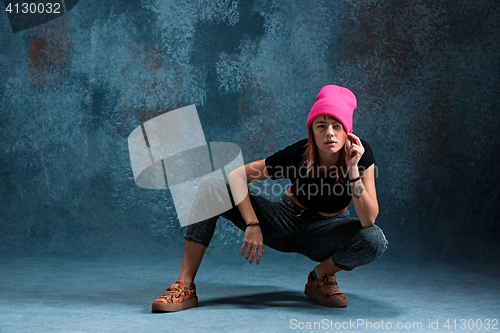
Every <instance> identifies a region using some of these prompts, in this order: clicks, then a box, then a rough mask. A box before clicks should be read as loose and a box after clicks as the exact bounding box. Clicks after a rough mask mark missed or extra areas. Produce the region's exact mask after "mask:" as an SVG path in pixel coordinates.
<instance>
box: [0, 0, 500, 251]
mask: <svg viewBox="0 0 500 333" xmlns="http://www.w3.org/2000/svg"><path fill="white" fill-rule="evenodd" d="M499 10H500V4H499V3H498V2H496V1H494V0H492V1H487V0H480V1H468V0H460V1H430V0H416V1H409V0H408V1H370V0H357V1H348V2H347V1H314V2H310V1H285V0H282V1H278V0H275V1H271V0H269V1H264V0H259V1H253V2H252V1H229V0H217V1H208V0H198V1H196V0H189V1H188V0H184V1H166V0H144V1H132V0H128V1H125V0H104V1H97V0H81V1H80V2H79V3H78V5H77V6H76V7H75V8H73V9H72V10H71V11H70V12H69V13H67V14H66V15H64V16H62V17H60V18H58V19H56V20H54V21H51V22H48V23H46V24H43V25H40V26H38V27H35V28H32V29H29V30H25V31H21V32H17V33H15V34H14V33H12V30H11V27H10V25H9V21H8V18H7V15H6V13H5V12H3V13H2V14H1V15H0V48H1V52H0V57H1V58H0V60H1V62H0V83H1V85H0V94H1V97H0V98H1V111H0V124H1V131H0V142H1V146H0V191H1V203H0V253H1V254H2V255H38V254H42V255H44V254H55V255H101V254H119V253H120V254H122V253H125V254H133V253H137V254H141V255H142V254H161V253H168V251H176V250H179V249H182V244H183V239H182V235H183V233H184V229H183V228H181V227H180V226H179V224H178V220H177V216H176V213H175V209H174V207H173V202H172V199H171V196H170V193H169V191H168V190H167V191H156V190H145V189H141V188H138V187H137V186H136V185H135V183H134V179H133V174H132V170H131V165H130V160H129V155H128V147H127V137H128V135H129V134H130V132H131V131H132V130H133V129H135V128H136V127H138V126H140V125H141V123H142V122H144V121H147V120H148V119H151V118H154V117H155V116H157V115H159V114H162V113H164V112H167V111H169V110H174V109H176V108H179V107H182V106H186V105H190V104H196V106H197V109H198V113H199V116H200V120H201V123H202V126H203V128H204V131H205V138H206V140H207V142H215V141H224V142H234V143H236V144H238V145H239V146H240V147H241V149H242V152H243V157H244V159H245V162H247V163H248V162H250V161H253V160H257V159H262V158H265V157H266V156H268V155H270V154H271V153H273V152H274V151H276V150H278V149H282V148H283V147H285V146H286V145H288V144H291V143H293V142H296V141H298V140H300V139H302V138H304V137H305V135H306V129H305V121H306V118H307V113H308V111H309V109H310V107H311V106H312V104H313V103H314V101H315V97H316V94H317V93H318V92H319V90H320V88H321V87H322V86H323V85H326V84H339V85H343V86H346V87H348V88H350V89H351V90H352V91H353V92H354V93H355V94H356V95H357V97H358V108H357V110H356V111H355V116H354V133H355V134H357V135H358V136H360V137H361V138H363V139H364V140H366V141H368V142H369V143H370V144H371V146H372V148H373V150H374V153H375V158H376V161H377V166H378V178H377V179H376V184H377V194H378V200H379V204H380V214H379V217H378V219H377V224H378V225H379V226H380V227H381V228H382V229H383V230H384V232H385V234H386V236H387V238H388V240H389V241H390V247H389V249H388V251H387V252H386V254H385V255H387V256H394V257H399V258H421V259H426V258H428V257H429V256H432V257H435V258H440V259H445V260H447V259H459V260H483V259H484V260H493V259H499V253H500V251H499V250H500V246H499V243H498V239H499V236H500V232H499V226H498V222H499V221H500V215H499V212H498V204H499V200H498V195H499V186H498V181H497V177H496V176H497V174H498V170H499V167H500V163H499V157H498V156H499V155H500V150H499V143H500V142H499V141H500V140H499V134H498V133H499V132H498V128H499V116H498V115H497V111H498V110H499V106H500V104H499V97H500V96H499V95H500V94H499V88H500V84H499V83H500V63H499V60H498V59H500V31H499V25H500V12H499ZM285 182H286V181H285ZM270 185H272V181H270V180H269V181H264V182H262V183H261V184H260V186H262V188H263V189H265V188H269V186H270ZM269 197H270V198H276V196H272V195H271V196H269ZM350 210H351V212H354V209H353V207H352V204H351V207H350ZM242 237H243V233H242V232H240V231H239V230H237V229H236V228H235V227H233V226H232V225H231V223H230V222H228V221H226V220H221V221H220V223H219V224H218V227H217V231H216V236H215V237H214V239H213V241H212V243H211V247H210V248H209V251H211V252H214V253H215V252H217V251H227V250H228V249H233V250H235V251H239V248H240V247H239V246H238V245H236V244H241V241H242Z"/></svg>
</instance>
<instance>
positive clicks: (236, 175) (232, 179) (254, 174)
mask: <svg viewBox="0 0 500 333" xmlns="http://www.w3.org/2000/svg"><path fill="white" fill-rule="evenodd" d="M266 178H269V175H268V173H267V170H266V164H265V160H260V161H255V162H252V163H248V164H246V165H244V166H241V167H239V168H237V169H235V170H233V171H232V172H231V173H230V174H229V175H228V176H227V180H228V182H229V186H230V188H231V193H232V194H233V199H234V202H235V204H236V205H238V209H239V210H240V213H241V216H243V219H244V220H245V222H246V224H248V223H250V222H259V221H258V220H257V216H256V215H255V211H254V210H253V207H252V203H251V201H250V195H249V192H248V185H247V184H248V183H251V182H256V181H259V180H263V179H266ZM245 249H246V256H245V260H247V259H249V258H250V260H249V261H248V262H249V263H250V264H251V263H252V261H253V259H254V258H255V256H256V255H257V260H256V262H255V263H256V264H257V265H258V264H259V263H260V259H261V257H262V254H263V253H265V251H264V243H263V238H262V231H261V230H260V226H251V227H248V228H247V230H246V231H245V238H244V240H243V245H242V247H241V251H240V252H241V255H243V254H244V253H245Z"/></svg>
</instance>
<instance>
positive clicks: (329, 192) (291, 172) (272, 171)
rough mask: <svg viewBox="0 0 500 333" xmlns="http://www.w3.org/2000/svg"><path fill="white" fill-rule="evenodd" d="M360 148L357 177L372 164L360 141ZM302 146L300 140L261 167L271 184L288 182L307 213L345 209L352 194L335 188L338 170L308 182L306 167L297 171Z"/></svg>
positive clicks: (346, 186) (367, 147)
mask: <svg viewBox="0 0 500 333" xmlns="http://www.w3.org/2000/svg"><path fill="white" fill-rule="evenodd" d="M361 144H362V145H363V147H364V148H365V152H364V154H363V156H361V159H360V160H359V162H358V168H359V173H360V175H361V174H362V173H363V171H365V170H366V169H367V168H368V167H369V166H371V165H372V164H373V163H375V158H374V157H373V152H372V148H371V147H370V145H369V144H368V143H367V142H366V141H364V140H361ZM306 145H307V139H303V140H300V141H298V142H296V143H294V144H292V145H290V146H288V147H286V148H285V149H283V150H280V151H278V152H276V153H274V154H273V155H271V156H269V157H267V158H266V159H265V163H266V169H267V172H268V173H269V176H270V177H271V179H273V180H274V179H279V178H288V179H290V180H291V182H292V183H291V191H292V194H293V195H294V196H295V198H296V199H297V201H298V202H299V203H300V204H301V205H302V206H304V207H306V208H308V209H310V210H314V211H318V212H325V213H333V212H338V211H340V210H342V209H344V208H346V207H347V206H348V205H349V203H350V202H351V198H352V193H351V190H350V189H349V184H348V183H347V182H345V181H344V182H343V183H337V184H335V176H336V172H337V171H338V170H334V171H331V172H330V173H327V174H325V175H324V176H323V177H321V178H319V177H317V176H316V174H315V178H313V179H311V177H308V176H306V172H307V167H306V166H305V165H304V166H300V167H299V165H300V163H301V161H302V155H303V154H304V152H305V150H306ZM346 177H348V175H346Z"/></svg>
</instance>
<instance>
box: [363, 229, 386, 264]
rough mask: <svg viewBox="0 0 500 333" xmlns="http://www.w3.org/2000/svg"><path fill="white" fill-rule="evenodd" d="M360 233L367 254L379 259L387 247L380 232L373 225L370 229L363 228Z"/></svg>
mask: <svg viewBox="0 0 500 333" xmlns="http://www.w3.org/2000/svg"><path fill="white" fill-rule="evenodd" d="M360 232H361V234H362V235H363V240H364V242H363V243H364V247H365V248H366V250H367V252H369V253H371V254H372V255H373V256H374V257H375V258H378V257H380V256H381V255H382V253H384V252H385V250H386V249H387V246H388V245H389V242H388V241H387V239H386V238H385V235H384V233H383V232H382V230H381V229H380V228H379V227H378V226H377V225H375V224H374V225H372V226H371V227H367V228H363V229H362V230H361V231H360Z"/></svg>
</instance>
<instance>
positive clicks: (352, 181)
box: [347, 176, 361, 183]
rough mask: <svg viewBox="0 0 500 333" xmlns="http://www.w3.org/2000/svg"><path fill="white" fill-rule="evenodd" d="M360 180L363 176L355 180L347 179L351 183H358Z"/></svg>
mask: <svg viewBox="0 0 500 333" xmlns="http://www.w3.org/2000/svg"><path fill="white" fill-rule="evenodd" d="M360 179H361V176H358V178H354V179H349V178H348V179H347V181H348V182H349V183H354V182H357V181H358V180H360Z"/></svg>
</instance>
